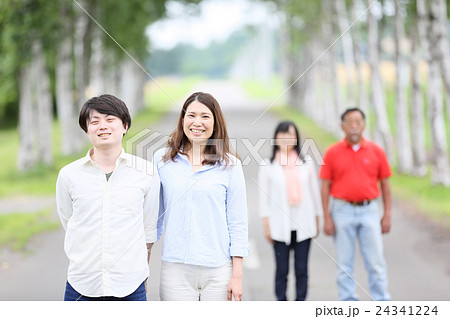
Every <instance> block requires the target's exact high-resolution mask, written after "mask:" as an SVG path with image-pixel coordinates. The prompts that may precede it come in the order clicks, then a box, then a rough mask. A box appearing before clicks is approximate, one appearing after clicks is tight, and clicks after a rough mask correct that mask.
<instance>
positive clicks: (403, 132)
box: [394, 0, 413, 173]
mask: <svg viewBox="0 0 450 319" xmlns="http://www.w3.org/2000/svg"><path fill="white" fill-rule="evenodd" d="M394 5H395V28H394V38H395V66H396V83H395V93H396V94H395V97H396V101H395V104H396V105H395V109H396V120H397V143H396V145H397V155H398V170H399V172H400V173H410V172H411V169H412V162H413V161H412V150H411V138H410V134H411V133H410V126H409V112H408V107H407V105H406V82H405V81H406V74H405V72H406V70H405V61H404V59H403V55H402V50H401V41H402V40H403V37H404V30H403V19H402V17H401V10H402V6H401V4H400V0H395V1H394Z"/></svg>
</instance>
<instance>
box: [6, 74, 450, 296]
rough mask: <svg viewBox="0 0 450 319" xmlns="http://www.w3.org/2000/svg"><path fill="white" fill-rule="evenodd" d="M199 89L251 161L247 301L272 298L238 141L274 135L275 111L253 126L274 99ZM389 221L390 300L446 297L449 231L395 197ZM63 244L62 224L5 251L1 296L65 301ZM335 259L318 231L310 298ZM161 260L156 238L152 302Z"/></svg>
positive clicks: (359, 273) (268, 264) (231, 89)
mask: <svg viewBox="0 0 450 319" xmlns="http://www.w3.org/2000/svg"><path fill="white" fill-rule="evenodd" d="M197 89H198V90H201V91H204V92H209V93H212V94H213V95H214V96H215V97H216V98H217V99H218V101H219V102H220V104H221V105H222V108H223V111H224V114H225V117H226V120H227V124H228V128H229V135H230V137H231V138H235V139H237V140H238V143H237V151H238V153H239V155H240V156H241V158H242V159H245V158H247V157H248V158H249V159H251V160H250V163H249V164H248V165H246V166H245V167H244V173H245V176H246V183H247V196H248V212H249V241H250V249H251V255H250V257H248V258H246V259H245V260H244V300H275V295H274V291H273V290H274V288H273V278H274V269H275V268H274V267H275V263H274V256H273V250H272V248H271V247H270V245H269V244H268V242H267V241H266V240H265V238H264V234H263V230H262V223H261V221H260V218H259V216H258V203H257V197H258V186H257V184H256V183H255V182H254V180H253V179H256V177H257V170H258V163H257V160H255V158H254V157H253V156H252V154H253V153H250V152H249V150H248V147H246V146H245V145H244V144H243V143H242V141H241V139H244V138H246V139H248V140H249V141H250V142H251V145H256V144H257V142H258V141H259V140H260V139H264V138H266V139H270V138H272V134H273V131H274V129H275V126H276V124H277V122H278V119H277V118H276V117H274V116H273V115H272V114H271V113H266V114H265V115H264V116H262V117H261V118H260V119H259V120H258V121H257V122H256V123H255V125H253V126H251V124H252V123H253V122H254V121H255V120H256V119H257V118H258V117H259V115H260V114H261V112H262V111H263V110H264V108H265V107H267V106H268V105H269V104H270V102H271V101H268V102H266V103H257V102H254V101H252V100H251V99H250V98H249V97H248V96H247V95H246V94H245V93H244V92H243V91H242V89H241V88H239V87H237V86H235V85H233V84H231V83H227V82H209V83H204V84H203V85H199V86H198V87H197ZM180 103H182V102H180ZM178 115H179V108H178V107H175V108H174V110H173V112H169V113H168V114H167V115H166V116H165V117H164V118H163V119H162V120H161V121H160V123H158V125H157V126H156V127H151V129H152V130H156V131H159V132H161V133H162V134H169V133H170V132H171V131H172V129H173V128H174V127H175V125H176V121H177V118H178ZM336 121H338V119H336ZM301 130H302V128H301V127H300V131H301ZM304 137H306V136H304ZM308 137H310V138H314V137H311V136H308ZM246 145H247V146H248V145H249V144H246ZM255 149H258V148H257V147H255ZM259 153H260V154H261V155H262V156H263V157H268V156H269V153H270V144H269V141H268V140H267V141H266V142H265V143H264V144H263V146H262V147H261V149H260V152H259ZM19 201H21V200H19ZM44 202H45V203H47V202H46V201H44ZM2 203H3V204H2ZM8 205H9V206H8ZM11 205H12V206H14V202H11V201H9V202H8V203H7V201H3V200H0V209H1V208H2V207H3V209H7V207H11ZM53 205H54V202H53ZM55 218H56V213H55ZM392 224H393V226H392V231H391V233H390V234H388V235H386V236H384V245H385V257H386V261H387V264H388V277H389V290H390V293H391V295H392V298H393V300H448V298H449V294H448V287H450V257H449V254H448V247H450V234H449V232H448V231H443V230H441V229H440V228H439V227H438V226H435V225H434V224H433V223H431V222H429V221H427V219H425V218H424V217H422V216H421V215H420V214H416V213H415V212H414V208H413V207H408V206H407V204H406V203H400V202H398V201H396V200H394V207H393V223H392ZM63 241H64V232H63V230H62V228H61V229H60V230H58V231H55V232H51V233H48V234H42V235H39V236H37V237H36V238H34V239H33V240H32V241H31V243H30V245H29V247H28V248H29V251H28V252H27V253H25V254H17V253H11V252H9V251H7V250H2V251H1V252H0V300H62V298H63V294H64V286H65V281H66V271H67V265H68V261H67V258H66V256H65V254H64V251H63ZM356 255H357V259H356V265H355V272H356V276H355V278H356V280H357V281H358V283H359V284H360V285H361V286H362V288H358V291H359V295H360V297H361V299H362V300H370V297H369V296H368V295H367V294H366V293H365V292H364V290H368V288H367V287H368V284H367V274H366V271H365V269H364V266H363V262H362V259H361V258H360V257H359V252H358V253H357V254H356ZM333 256H334V249H333V242H332V239H331V238H330V237H327V236H325V235H324V234H323V233H321V234H320V236H319V237H318V238H317V240H314V242H313V243H312V246H311V255H310V262H309V269H310V270H309V274H310V279H309V294H308V298H307V299H308V300H337V289H336V283H335V279H336V267H337V266H336V264H335V263H334V261H333V258H332V257H333ZM160 257H161V242H158V243H156V245H155V246H154V249H153V252H152V257H151V261H150V279H149V293H148V297H149V300H159V291H158V286H159V271H160V265H161V261H160ZM289 279H290V282H289V288H288V289H289V291H288V299H290V300H292V299H294V298H295V296H294V282H293V280H294V277H293V273H291V275H290V277H289ZM363 289H364V290H363Z"/></svg>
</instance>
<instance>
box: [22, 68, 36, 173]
mask: <svg viewBox="0 0 450 319" xmlns="http://www.w3.org/2000/svg"><path fill="white" fill-rule="evenodd" d="M32 68H33V65H32V63H29V64H27V65H25V66H23V67H22V69H21V70H20V74H19V136H20V141H19V153H18V157H17V167H18V169H19V171H21V172H23V171H27V170H29V169H31V168H32V167H33V166H34V165H36V163H37V161H38V156H37V151H36V148H35V139H34V138H35V132H36V130H37V127H36V126H37V125H36V121H35V120H34V119H35V118H36V110H35V108H34V105H33V97H32V95H33V93H32V84H31V83H32V79H31V74H32V73H33V71H32Z"/></svg>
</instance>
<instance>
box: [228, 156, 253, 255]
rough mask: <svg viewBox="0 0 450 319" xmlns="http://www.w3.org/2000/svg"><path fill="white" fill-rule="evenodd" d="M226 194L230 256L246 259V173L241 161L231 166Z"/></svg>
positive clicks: (247, 251) (247, 248) (247, 250)
mask: <svg viewBox="0 0 450 319" xmlns="http://www.w3.org/2000/svg"><path fill="white" fill-rule="evenodd" d="M230 169H231V172H230V180H229V183H228V188H227V193H226V213H227V223H228V233H229V235H230V256H238V257H246V256H248V255H249V253H250V251H249V247H248V220H247V195H246V187H245V178H244V172H243V170H242V165H241V162H240V161H239V160H236V163H235V164H234V165H232V166H231V168H230Z"/></svg>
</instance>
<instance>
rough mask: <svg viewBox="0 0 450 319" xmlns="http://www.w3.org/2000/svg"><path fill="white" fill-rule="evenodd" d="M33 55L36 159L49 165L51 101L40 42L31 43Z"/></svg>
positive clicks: (50, 160) (50, 150)
mask: <svg viewBox="0 0 450 319" xmlns="http://www.w3.org/2000/svg"><path fill="white" fill-rule="evenodd" d="M33 55H34V57H33V59H34V63H35V64H36V72H35V74H34V75H35V77H33V80H34V81H35V83H36V95H35V103H36V110H37V122H38V130H37V145H38V154H39V155H38V159H39V161H40V162H42V163H44V164H45V165H46V166H50V165H52V164H53V151H52V149H53V148H52V142H53V138H52V128H53V102H52V94H51V90H50V77H49V74H48V70H47V66H46V63H45V55H44V52H43V51H42V45H41V43H40V42H35V43H34V44H33Z"/></svg>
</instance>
